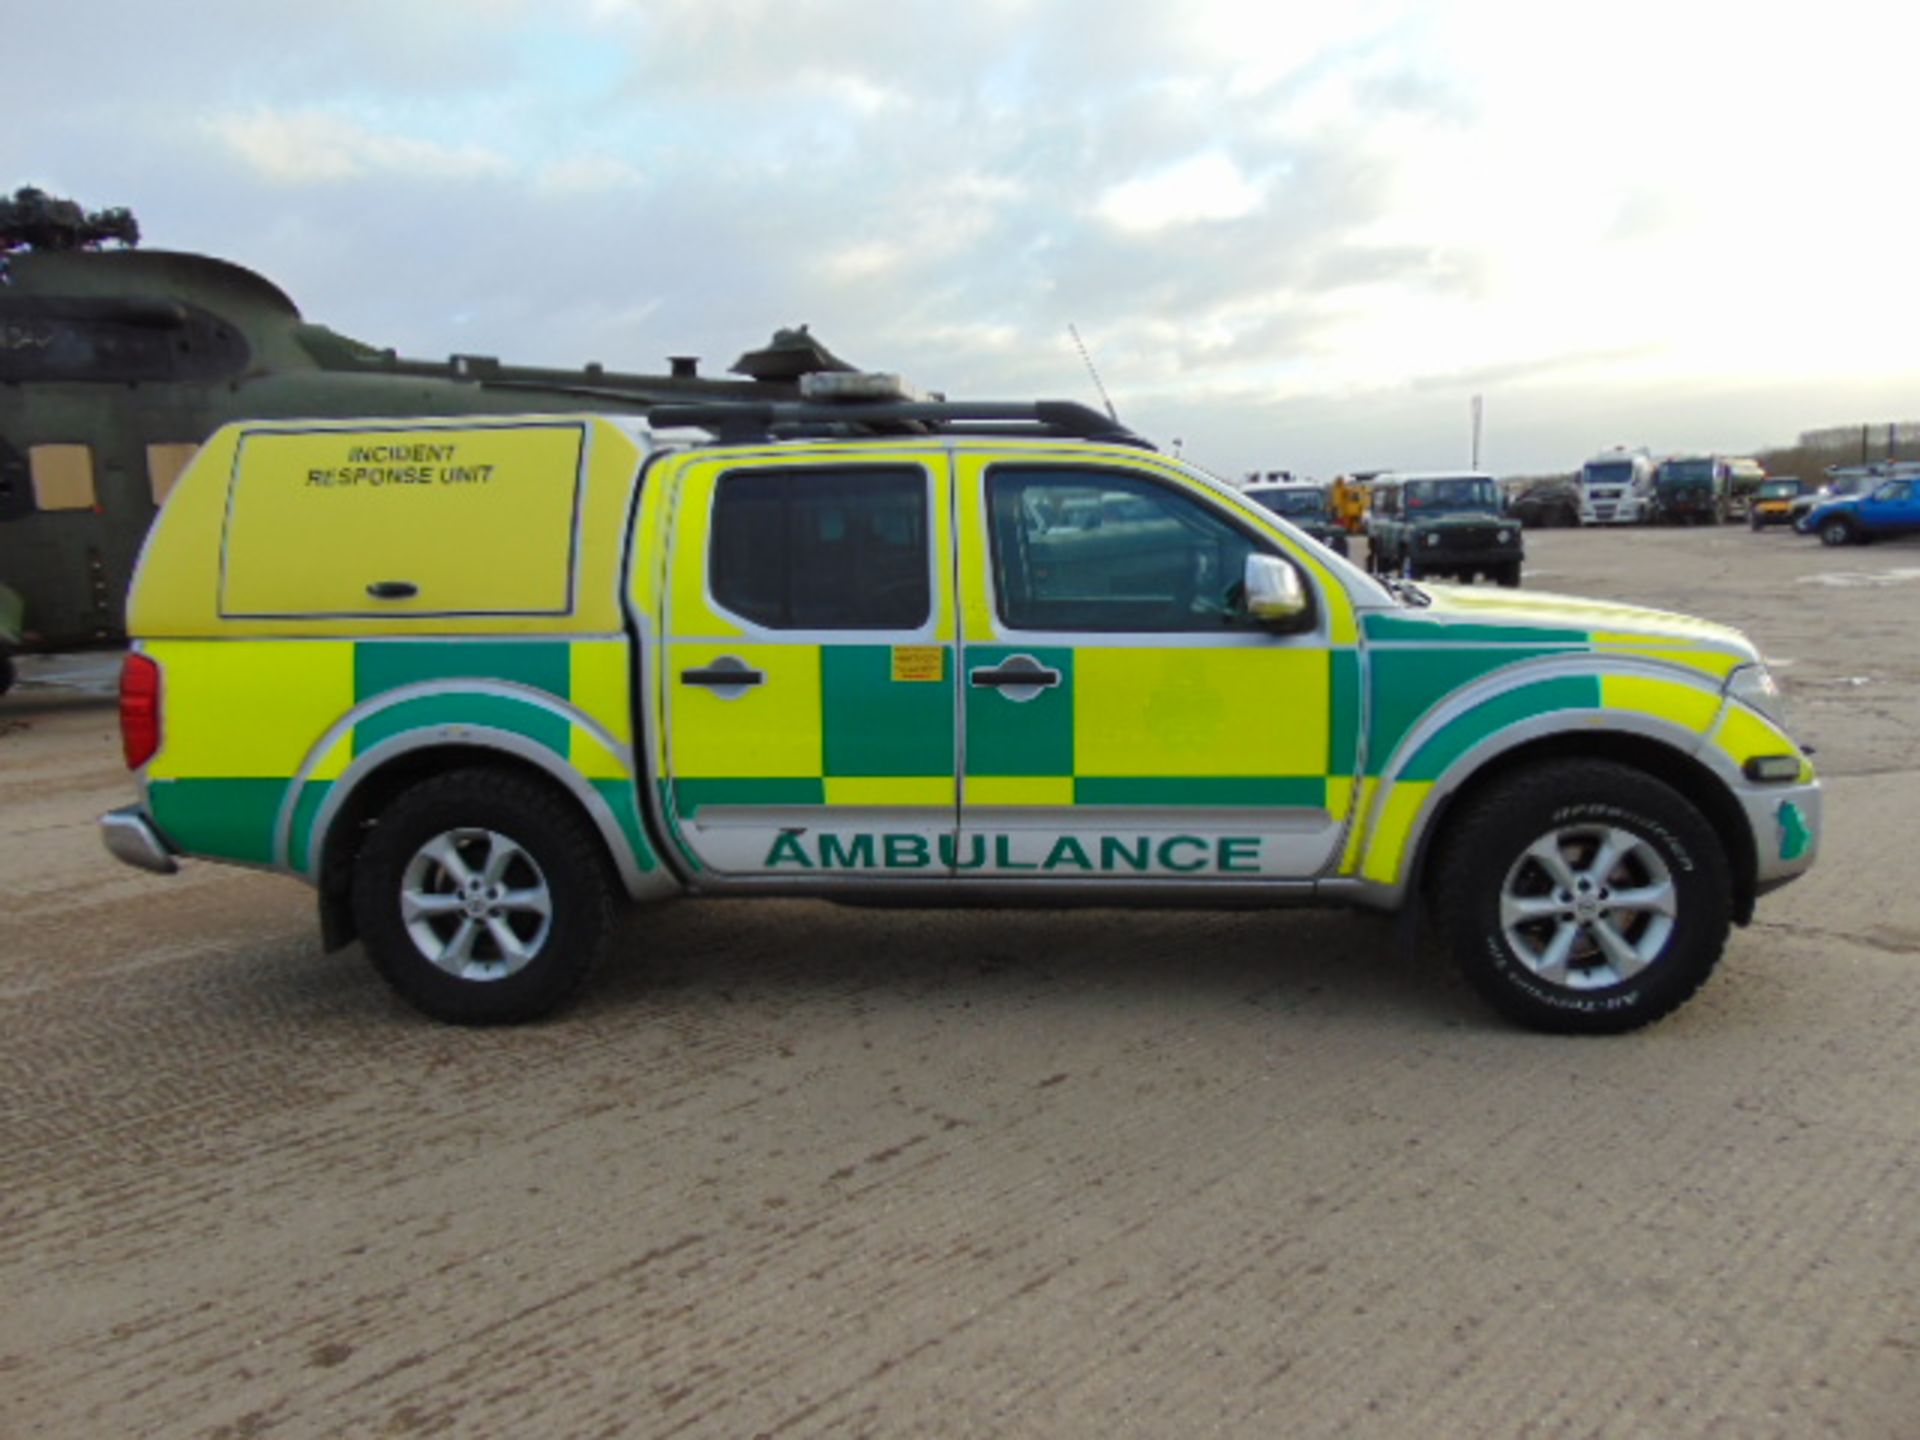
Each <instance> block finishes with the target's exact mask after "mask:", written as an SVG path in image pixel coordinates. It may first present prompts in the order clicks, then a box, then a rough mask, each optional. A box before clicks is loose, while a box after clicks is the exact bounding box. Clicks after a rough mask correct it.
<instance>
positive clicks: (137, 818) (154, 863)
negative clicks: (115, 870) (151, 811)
mask: <svg viewBox="0 0 1920 1440" xmlns="http://www.w3.org/2000/svg"><path fill="white" fill-rule="evenodd" d="M100 841H101V843H102V844H104V845H105V846H106V847H107V850H108V851H109V852H110V853H111V854H112V855H113V856H114V858H115V859H118V860H124V861H125V862H126V863H127V864H129V865H132V866H134V867H135V868H136V869H140V870H151V871H153V873H154V874H156V875H172V874H174V873H176V872H177V871H178V870H179V869H180V864H179V862H178V861H176V860H175V859H174V858H173V852H172V851H171V850H169V849H168V848H167V842H166V841H164V840H162V839H161V838H160V832H159V831H158V830H156V829H154V828H153V822H152V821H151V820H149V819H147V817H146V814H145V812H143V811H142V810H141V809H140V807H139V806H138V805H128V806H125V807H124V808H122V809H119V810H109V811H108V812H107V813H106V814H104V815H102V816H101V817H100Z"/></svg>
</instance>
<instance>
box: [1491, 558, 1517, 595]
mask: <svg viewBox="0 0 1920 1440" xmlns="http://www.w3.org/2000/svg"><path fill="white" fill-rule="evenodd" d="M1493 578H1494V581H1495V582H1496V583H1497V584H1499V585H1502V586H1504V587H1505V588H1507V589H1508V590H1518V589H1519V588H1520V562H1519V561H1518V560H1509V561H1507V563H1506V564H1504V565H1502V566H1500V567H1499V568H1498V569H1497V570H1495V571H1494V572H1493Z"/></svg>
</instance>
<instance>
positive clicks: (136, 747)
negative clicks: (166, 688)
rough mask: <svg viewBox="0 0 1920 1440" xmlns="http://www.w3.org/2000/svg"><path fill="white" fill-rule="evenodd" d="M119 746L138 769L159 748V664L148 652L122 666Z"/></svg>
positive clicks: (130, 766) (134, 657) (131, 763)
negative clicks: (147, 654) (146, 654)
mask: <svg viewBox="0 0 1920 1440" xmlns="http://www.w3.org/2000/svg"><path fill="white" fill-rule="evenodd" d="M120 746H121V749H122V750H123V751H124V752H125V753H126V757H127V768H128V769H129V770H138V769H139V768H140V767H141V766H142V765H144V764H146V763H147V761H149V760H151V759H152V758H153V756H154V752H155V751H157V750H158V749H159V748H160V667H159V665H157V664H156V663H155V662H154V661H153V660H152V659H150V658H149V657H148V656H145V655H138V654H135V655H129V656H127V658H126V661H125V662H124V663H123V664H122V665H121V666H120Z"/></svg>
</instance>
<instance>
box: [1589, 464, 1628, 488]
mask: <svg viewBox="0 0 1920 1440" xmlns="http://www.w3.org/2000/svg"><path fill="white" fill-rule="evenodd" d="M1586 477H1587V484H1589V485H1625V484H1627V483H1629V482H1630V481H1631V480H1632V479H1633V463H1632V462H1631V461H1628V460H1609V461H1607V462H1606V464H1604V465H1589V466H1587V468H1586Z"/></svg>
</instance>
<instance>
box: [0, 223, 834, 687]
mask: <svg viewBox="0 0 1920 1440" xmlns="http://www.w3.org/2000/svg"><path fill="white" fill-rule="evenodd" d="M139 239H140V231H139V226H138V225H137V223H135V221H134V218H133V216H132V215H131V214H130V213H129V212H128V211H126V210H105V211H96V212H86V211H83V210H82V209H81V207H80V206H78V205H76V204H74V203H73V202H72V201H68V200H59V199H55V198H53V197H51V196H48V195H46V194H45V193H44V192H41V191H39V190H33V189H23V190H20V191H18V192H16V194H15V195H14V197H13V199H12V200H7V199H5V198H4V197H0V693H4V691H5V690H6V689H7V687H8V686H9V685H11V683H12V681H13V660H12V657H13V655H14V654H17V653H23V652H35V651H39V652H47V651H71V650H83V649H93V648H98V647H103V646H112V645H116V644H119V643H122V642H123V641H124V640H125V638H126V633H125V616H124V613H123V605H124V598H125V595H126V592H127V585H128V582H129V581H130V580H131V578H132V575H133V567H134V563H135V561H136V560H137V558H138V556H139V551H140V543H141V541H142V539H143V538H144V537H145V535H146V532H147V527H148V526H149V525H150V524H151V523H152V521H153V517H154V515H155V513H156V511H157V509H158V507H159V504H160V502H161V501H162V500H164V499H165V498H166V494H167V491H168V489H169V488H171V486H172V484H173V481H174V479H175V477H177V476H178V475H179V473H180V471H181V470H182V469H183V468H184V467H185V465H186V463H187V461H188V460H189V459H190V458H191V457H192V455H193V452H194V450H195V449H196V448H197V447H198V445H199V443H200V442H201V441H202V440H204V439H205V438H206V437H207V436H208V435H210V434H212V433H213V431H214V430H216V429H218V428H219V427H220V426H221V425H224V424H226V423H227V422H228V421H230V420H239V419H293V418H308V417H324V416H334V415H390V416H413V415H456V414H465V413H469V412H496V413H499V412H508V413H520V414H527V413H539V412H542V411H551V410H579V409H583V408H592V409H596V410H608V411H622V412H645V411H646V410H648V409H649V408H651V407H652V406H654V405H658V404H664V403H668V402H683V401H689V400H702V399H709V400H712V399H728V400H739V399H758V400H787V399H794V398H797V397H798V395H799V393H800V391H799V382H800V377H801V376H803V375H807V374H812V373H815V372H819V371H829V370H851V369H852V368H853V367H852V366H850V365H848V364H847V363H846V362H845V361H843V360H841V359H839V358H838V357H837V356H835V355H834V354H833V353H832V352H831V351H829V350H828V349H827V348H826V347H825V346H823V345H822V344H820V343H819V342H818V341H817V340H815V339H814V338H813V337H812V336H811V335H810V334H808V333H807V328H806V327H805V326H804V325H802V326H800V327H799V328H798V329H792V330H776V331H775V332H774V336H773V339H772V341H771V342H770V343H769V344H768V345H767V346H766V347H764V348H762V349H759V350H751V351H748V352H747V353H746V354H744V355H742V356H741V357H740V358H739V360H737V361H736V362H735V363H734V365H733V366H732V373H733V374H734V375H738V376H742V377H744V378H742V379H724V378H719V377H712V378H709V377H706V376H703V375H701V374H700V373H699V366H698V362H697V360H696V359H695V358H694V357H691V356H672V357H669V359H668V365H669V369H668V371H667V373H665V374H659V375H645V374H629V373H622V372H618V371H612V370H607V369H604V368H602V367H601V366H599V365H586V366H584V367H582V368H580V369H578V370H561V369H544V368H538V367H533V366H520V365H508V364H503V363H501V362H500V361H499V360H498V359H496V358H494V357H492V356H486V355H454V356H452V357H451V358H450V359H448V360H445V361H435V360H409V359H404V358H402V357H400V356H398V355H396V354H395V353H394V352H393V351H392V350H380V349H376V348H374V347H373V346H370V345H364V344H362V343H360V342H359V341H357V340H351V339H348V338H347V337H346V336H344V335H341V334H339V333H337V332H336V331H333V330H330V329H328V328H327V327H326V326H324V325H316V324H312V323H309V322H308V321H306V320H304V319H302V318H301V315H300V311H299V308H298V307H297V306H295V304H294V303H293V301H292V300H290V299H289V298H288V297H287V296H286V294H285V293H284V292H283V291H281V290H280V288H279V287H278V286H276V285H274V284H273V283H272V282H271V281H269V280H267V279H265V278H264V277H263V276H261V275H259V274H256V273H255V272H254V271H252V270H249V269H247V268H245V267H244V266H241V265H236V264H233V263H231V262H230V261H226V260H219V259H215V258H214V257H212V256H208V255H195V254H188V253H184V252H170V251H162V250H139V249H136V248H135V247H136V246H137V245H138V243H139ZM108 245H114V246H117V247H118V248H114V249H108V248H105V247H106V246H108Z"/></svg>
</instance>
